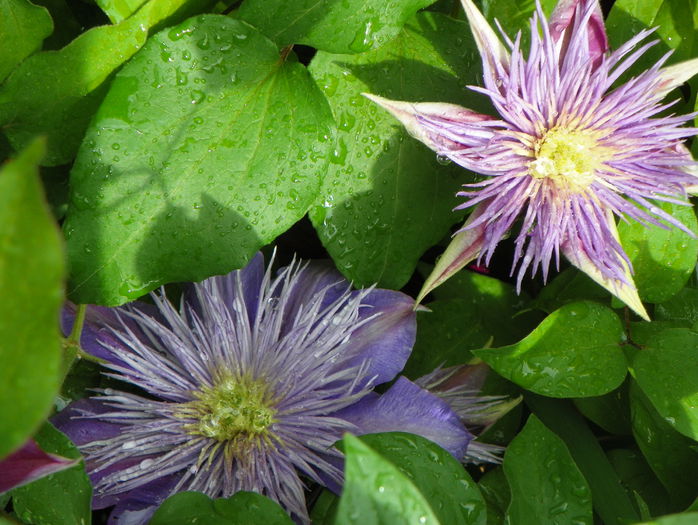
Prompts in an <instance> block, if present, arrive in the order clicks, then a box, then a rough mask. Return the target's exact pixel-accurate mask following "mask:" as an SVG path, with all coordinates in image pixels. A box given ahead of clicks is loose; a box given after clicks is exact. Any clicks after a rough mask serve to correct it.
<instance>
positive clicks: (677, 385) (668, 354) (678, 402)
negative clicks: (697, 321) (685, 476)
mask: <svg viewBox="0 0 698 525" xmlns="http://www.w3.org/2000/svg"><path fill="white" fill-rule="evenodd" d="M632 369H633V373H634V376H635V379H636V380H637V383H638V385H640V388H642V391H643V392H644V393H645V394H646V395H647V397H648V398H649V399H650V401H652V404H653V405H654V407H655V408H656V409H657V411H658V412H659V413H660V414H661V416H662V417H663V418H664V419H665V420H666V421H667V422H668V423H669V424H670V425H671V426H673V427H674V428H675V429H676V430H678V431H679V432H681V433H682V434H684V435H686V436H688V437H690V438H692V439H695V440H698V333H696V332H693V331H692V330H688V329H685V328H670V329H667V330H664V331H663V332H661V333H660V334H658V335H657V336H655V337H653V338H651V339H650V340H649V341H648V342H647V346H646V347H645V348H643V349H642V351H640V352H637V353H636V354H635V357H634V358H633V361H632Z"/></svg>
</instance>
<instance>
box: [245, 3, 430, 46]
mask: <svg viewBox="0 0 698 525" xmlns="http://www.w3.org/2000/svg"><path fill="white" fill-rule="evenodd" d="M434 1H435V0H402V1H400V2H378V3H377V2H374V1H372V0H296V1H295V2H287V1H286V0H245V1H244V2H243V3H242V5H241V6H240V9H239V10H238V12H237V13H236V15H235V16H237V17H239V18H241V19H243V20H245V21H246V22H249V23H250V24H252V25H253V26H255V27H256V28H258V29H259V30H260V31H261V32H262V33H264V34H265V35H267V36H268V37H269V38H271V39H272V40H273V41H274V42H276V43H277V44H278V45H279V47H283V46H286V45H288V44H306V45H309V46H312V47H314V48H317V49H319V50H322V51H328V52H330V53H363V52H364V51H368V50H370V49H375V48H378V47H381V46H382V45H384V44H385V43H386V42H388V41H389V40H391V39H393V38H395V36H396V35H397V34H398V32H399V31H400V29H401V28H402V26H403V25H404V24H405V22H406V21H407V20H408V19H409V18H410V17H411V16H412V15H414V14H415V13H416V12H417V11H418V10H419V9H421V8H423V7H426V6H428V5H430V4H433V3H434Z"/></svg>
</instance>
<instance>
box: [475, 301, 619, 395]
mask: <svg viewBox="0 0 698 525" xmlns="http://www.w3.org/2000/svg"><path fill="white" fill-rule="evenodd" d="M621 337H622V329H621V325H620V320H619V319H618V317H617V316H616V315H615V314H614V313H613V312H612V311H611V310H609V309H608V308H606V307H604V306H601V305H600V304H597V303H592V302H578V303H571V304H568V305H566V306H563V307H562V308H560V309H558V310H556V311H555V312H553V313H552V314H550V315H549V316H548V317H546V318H545V320H544V321H543V322H542V323H541V324H540V325H539V326H538V327H537V328H536V329H535V330H533V332H531V333H530V334H529V335H528V336H527V337H525V338H524V339H522V340H521V341H519V342H518V343H516V344H513V345H510V346H505V347H501V348H489V349H482V350H476V351H474V352H473V353H474V354H475V355H476V356H477V357H480V358H481V359H483V360H484V361H485V362H487V363H488V364H489V365H490V366H491V367H492V368H493V369H494V370H495V371H496V372H497V373H499V374H500V375H502V376H504V377H505V378H507V379H509V380H510V381H513V382H514V383H516V384H517V385H519V386H521V387H523V388H525V389H527V390H530V391H531V392H536V393H538V394H542V395H545V396H550V397H588V396H599V395H602V394H605V393H606V392H610V391H611V390H613V389H614V388H616V387H617V386H618V385H620V383H621V382H622V381H623V378H624V377H625V375H626V367H627V364H626V360H625V356H624V355H623V352H622V350H621V348H620V343H621Z"/></svg>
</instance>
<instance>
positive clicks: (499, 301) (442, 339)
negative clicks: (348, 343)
mask: <svg viewBox="0 0 698 525" xmlns="http://www.w3.org/2000/svg"><path fill="white" fill-rule="evenodd" d="M425 266H426V265H425ZM421 271H422V269H421V268H420V272H421ZM429 272H430V270H429V269H426V271H425V273H426V274H429ZM433 295H434V297H435V298H436V300H435V301H433V302H431V303H429V304H428V305H426V307H427V308H428V310H429V311H420V312H418V313H417V326H418V330H417V341H416V342H415V345H414V349H413V350H412V353H411V354H410V359H409V361H408V362H407V365H406V366H405V370H404V372H403V373H404V374H405V375H406V376H408V377H419V376H421V375H424V374H427V373H429V372H431V371H432V370H434V368H436V367H437V366H440V365H442V364H445V366H451V365H456V364H462V363H465V362H467V361H468V360H469V359H471V358H472V354H471V353H470V350H475V349H477V348H483V347H485V346H488V345H507V344H511V343H514V342H516V341H518V340H519V339H521V338H523V337H524V336H525V335H526V334H527V333H529V332H530V331H531V329H533V328H534V327H535V326H536V325H537V324H538V321H539V319H538V318H537V316H536V320H535V321H536V322H534V323H532V322H531V315H528V314H529V312H526V313H523V314H522V313H520V309H521V308H522V307H523V305H524V304H525V301H526V299H527V298H526V297H525V296H523V297H522V296H520V295H517V294H516V290H515V289H514V287H513V286H512V285H510V284H508V283H505V282H502V281H500V280H498V279H494V278H492V277H488V276H486V275H482V274H479V273H476V272H471V271H467V270H463V271H460V272H458V273H457V274H456V275H454V276H453V277H452V278H451V279H449V280H447V281H446V282H445V283H444V284H443V285H441V286H439V287H438V288H436V289H435V290H434V291H433ZM531 313H532V312H531Z"/></svg>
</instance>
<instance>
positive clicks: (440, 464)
mask: <svg viewBox="0 0 698 525" xmlns="http://www.w3.org/2000/svg"><path fill="white" fill-rule="evenodd" d="M343 443H344V453H345V455H346V462H345V483H344V489H343V491H342V496H341V498H340V500H339V508H338V512H337V519H336V522H335V523H336V524H337V525H350V524H361V525H379V524H385V525H392V524H395V523H426V524H433V525H438V524H439V523H442V524H444V525H445V524H450V523H463V524H464V525H484V524H485V519H486V517H485V505H484V502H483V500H482V496H481V495H480V492H479V490H478V488H477V485H476V484H475V483H474V482H473V481H472V479H470V476H469V475H468V474H467V472H466V471H465V470H464V469H463V467H462V466H461V465H460V464H459V463H458V462H457V461H456V460H455V459H454V458H453V457H452V456H451V455H450V454H449V453H448V452H446V451H445V450H443V449H441V448H440V447H438V446H437V445H435V444H434V443H432V442H430V441H428V440H426V439H424V438H422V437H419V436H415V435H411V434H404V433H399V432H391V433H385V434H374V435H368V436H362V437H361V439H359V438H356V437H354V436H351V435H347V436H345V437H344V440H343Z"/></svg>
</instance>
